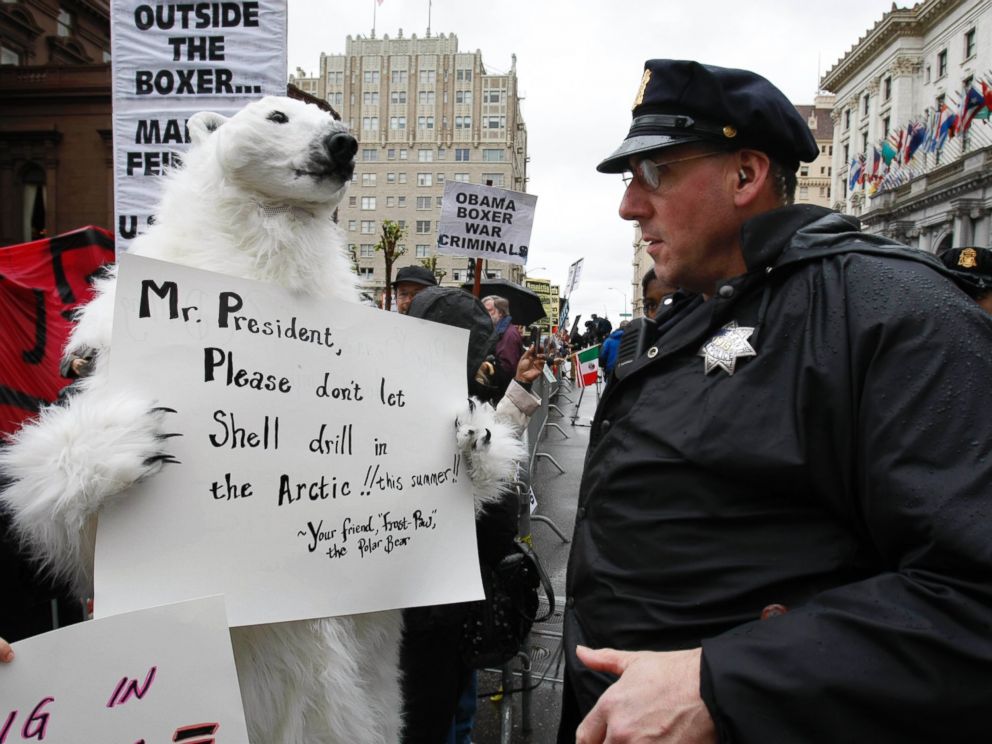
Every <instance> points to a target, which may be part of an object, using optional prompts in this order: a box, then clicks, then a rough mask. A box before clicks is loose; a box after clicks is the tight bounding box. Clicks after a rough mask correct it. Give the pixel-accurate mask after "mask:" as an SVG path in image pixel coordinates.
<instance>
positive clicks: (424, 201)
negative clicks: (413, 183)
mask: <svg viewBox="0 0 992 744" xmlns="http://www.w3.org/2000/svg"><path fill="white" fill-rule="evenodd" d="M430 208H431V198H430V197H429V196H418V197H417V209H430Z"/></svg>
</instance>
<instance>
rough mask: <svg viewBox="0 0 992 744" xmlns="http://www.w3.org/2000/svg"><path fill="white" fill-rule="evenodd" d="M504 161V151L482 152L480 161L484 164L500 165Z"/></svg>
mask: <svg viewBox="0 0 992 744" xmlns="http://www.w3.org/2000/svg"><path fill="white" fill-rule="evenodd" d="M505 159H506V151H505V150H483V151H482V160H483V162H485V163H502V162H503V161H504V160H505Z"/></svg>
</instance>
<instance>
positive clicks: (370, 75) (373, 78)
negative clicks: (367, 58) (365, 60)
mask: <svg viewBox="0 0 992 744" xmlns="http://www.w3.org/2000/svg"><path fill="white" fill-rule="evenodd" d="M364 80H365V82H366V83H367V84H369V85H377V84H378V83H379V71H378V70H366V71H365V78H364Z"/></svg>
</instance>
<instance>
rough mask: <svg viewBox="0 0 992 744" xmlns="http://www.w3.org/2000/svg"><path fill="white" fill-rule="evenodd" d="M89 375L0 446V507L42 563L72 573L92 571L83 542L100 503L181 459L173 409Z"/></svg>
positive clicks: (76, 575) (89, 534)
mask: <svg viewBox="0 0 992 744" xmlns="http://www.w3.org/2000/svg"><path fill="white" fill-rule="evenodd" d="M88 383H90V380H89V379H88V380H85V381H83V382H82V383H81V385H82V387H81V388H80V391H79V392H78V393H76V394H71V395H69V396H68V397H67V398H66V400H65V404H64V405H55V406H49V407H48V408H45V409H43V410H42V411H41V413H40V414H39V416H38V418H36V419H35V420H34V421H32V422H30V423H28V424H26V425H25V426H23V427H22V428H21V429H20V430H19V431H18V432H17V434H16V435H15V436H14V438H13V440H12V441H11V443H10V445H9V446H7V447H5V448H3V449H2V450H0V480H2V481H3V482H4V483H5V486H4V487H3V489H2V491H0V507H3V508H4V509H6V510H7V512H8V513H9V514H10V516H11V518H12V520H13V522H14V525H15V527H16V529H17V533H18V535H19V537H20V539H21V541H22V542H23V543H24V544H25V546H26V547H27V548H28V550H29V551H30V552H31V553H32V554H33V555H34V556H35V557H37V558H38V560H39V561H40V562H41V563H42V564H44V565H46V566H47V567H48V568H50V569H51V570H52V572H53V573H55V574H57V575H61V576H68V577H71V578H72V579H73V580H75V581H78V580H79V577H80V576H84V577H87V578H88V574H89V567H90V564H91V561H92V556H91V555H87V553H88V552H89V549H88V548H87V546H86V545H85V543H86V542H87V541H88V540H90V539H91V538H92V524H91V518H92V517H93V516H94V515H95V514H96V512H97V511H98V510H99V509H100V507H101V506H103V505H104V504H105V503H107V500H108V499H110V498H111V497H113V496H115V495H116V494H118V493H120V492H121V491H124V490H125V489H127V488H128V487H129V486H131V485H133V484H135V483H136V482H138V481H140V480H142V479H144V478H147V477H149V476H151V475H154V474H155V473H157V472H159V471H160V470H161V469H162V468H163V467H165V465H167V464H169V463H175V462H178V461H177V460H176V459H175V458H174V457H173V456H172V455H171V454H170V453H169V450H168V442H169V440H170V439H171V438H172V437H173V436H176V434H174V433H171V432H170V431H169V430H168V428H169V427H168V420H169V417H170V416H171V415H172V413H173V409H171V408H165V407H162V406H158V405H156V404H154V403H149V402H148V401H147V400H146V399H144V398H143V397H142V396H139V395H136V394H135V393H133V392H130V391H128V390H122V389H119V388H118V389H115V388H111V387H110V386H109V385H99V386H93V385H90V384H88ZM90 547H91V546H90ZM80 572H82V573H80ZM83 590H85V588H84V589H83Z"/></svg>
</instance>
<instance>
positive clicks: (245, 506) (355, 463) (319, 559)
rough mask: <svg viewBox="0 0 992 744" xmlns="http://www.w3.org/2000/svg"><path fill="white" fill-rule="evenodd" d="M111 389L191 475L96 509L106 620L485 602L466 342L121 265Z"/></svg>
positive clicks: (413, 323)
mask: <svg viewBox="0 0 992 744" xmlns="http://www.w3.org/2000/svg"><path fill="white" fill-rule="evenodd" d="M120 264H121V265H120V276H119V279H118V282H117V298H116V301H117V307H116V313H115V317H114V332H113V342H112V353H111V358H110V365H111V377H112V381H113V382H114V384H119V385H121V386H124V387H127V388H129V389H130V388H134V389H136V390H137V391H139V392H140V393H141V394H143V395H147V396H150V397H151V398H154V399H155V400H156V401H157V405H161V406H167V407H170V408H173V409H175V410H176V411H177V413H175V414H167V424H166V429H167V431H168V432H170V433H171V432H176V433H179V434H181V435H182V436H179V437H174V438H171V439H168V440H165V442H166V443H165V445H164V446H165V447H166V448H167V449H168V451H169V452H170V453H171V454H172V455H173V456H174V457H175V459H177V460H179V461H180V462H181V464H179V465H176V464H168V465H166V466H165V468H164V471H163V472H161V473H158V474H156V475H154V476H153V477H151V478H149V479H147V480H146V481H144V482H142V483H140V484H139V485H138V486H136V487H135V488H134V489H133V490H132V492H130V493H127V494H125V495H123V497H121V499H120V500H119V501H118V502H117V503H115V504H114V505H113V506H112V507H110V508H108V509H105V510H104V511H103V512H101V515H100V522H99V528H98V532H97V554H96V597H95V609H96V612H97V613H99V614H101V615H106V614H114V613H117V612H122V611H127V610H131V609H136V608H139V607H146V606H151V605H156V604H162V603H165V602H173V601H179V600H182V599H187V598H190V597H196V596H203V595H206V594H216V593H223V594H224V595H225V597H226V599H227V607H228V617H229V619H230V621H231V623H232V624H233V625H246V624H255V623H265V622H278V621H283V620H294V619H300V618H308V617H323V616H328V615H340V614H351V613H356V612H367V611H373V610H382V609H387V608H395V607H406V606H413V605H430V604H443V603H446V602H458V601H465V600H470V599H478V598H480V597H481V596H482V590H481V583H480V580H479V564H478V558H477V553H476V545H475V521H474V506H473V502H472V494H471V490H470V482H469V478H468V475H467V473H466V472H465V467H464V466H463V464H462V461H461V456H460V455H459V454H458V452H457V447H456V445H455V429H454V422H455V418H456V416H457V415H458V414H459V413H460V412H461V411H462V410H463V409H464V408H465V407H466V398H467V390H466V386H467V381H466V374H465V358H466V349H467V344H468V332H467V331H465V330H463V329H460V328H452V327H450V326H445V325H440V324H437V323H430V322H427V321H422V320H417V319H414V318H409V317H406V316H399V315H396V314H393V313H384V312H382V311H380V310H376V309H374V308H368V307H364V306H362V305H358V304H352V303H347V302H341V301H337V300H330V299H324V298H301V297H297V296H295V295H293V294H291V293H290V292H288V291H287V290H284V289H281V288H279V287H276V286H273V285H268V284H261V283H258V282H252V281H248V280H243V279H235V278H231V277H226V276H222V275H219V274H211V273H209V272H204V271H198V270H194V269H189V268H185V267H181V266H177V265H175V264H169V263H164V262H160V261H153V260H150V259H146V258H140V257H137V256H131V255H124V256H122V257H121V262H120Z"/></svg>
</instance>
